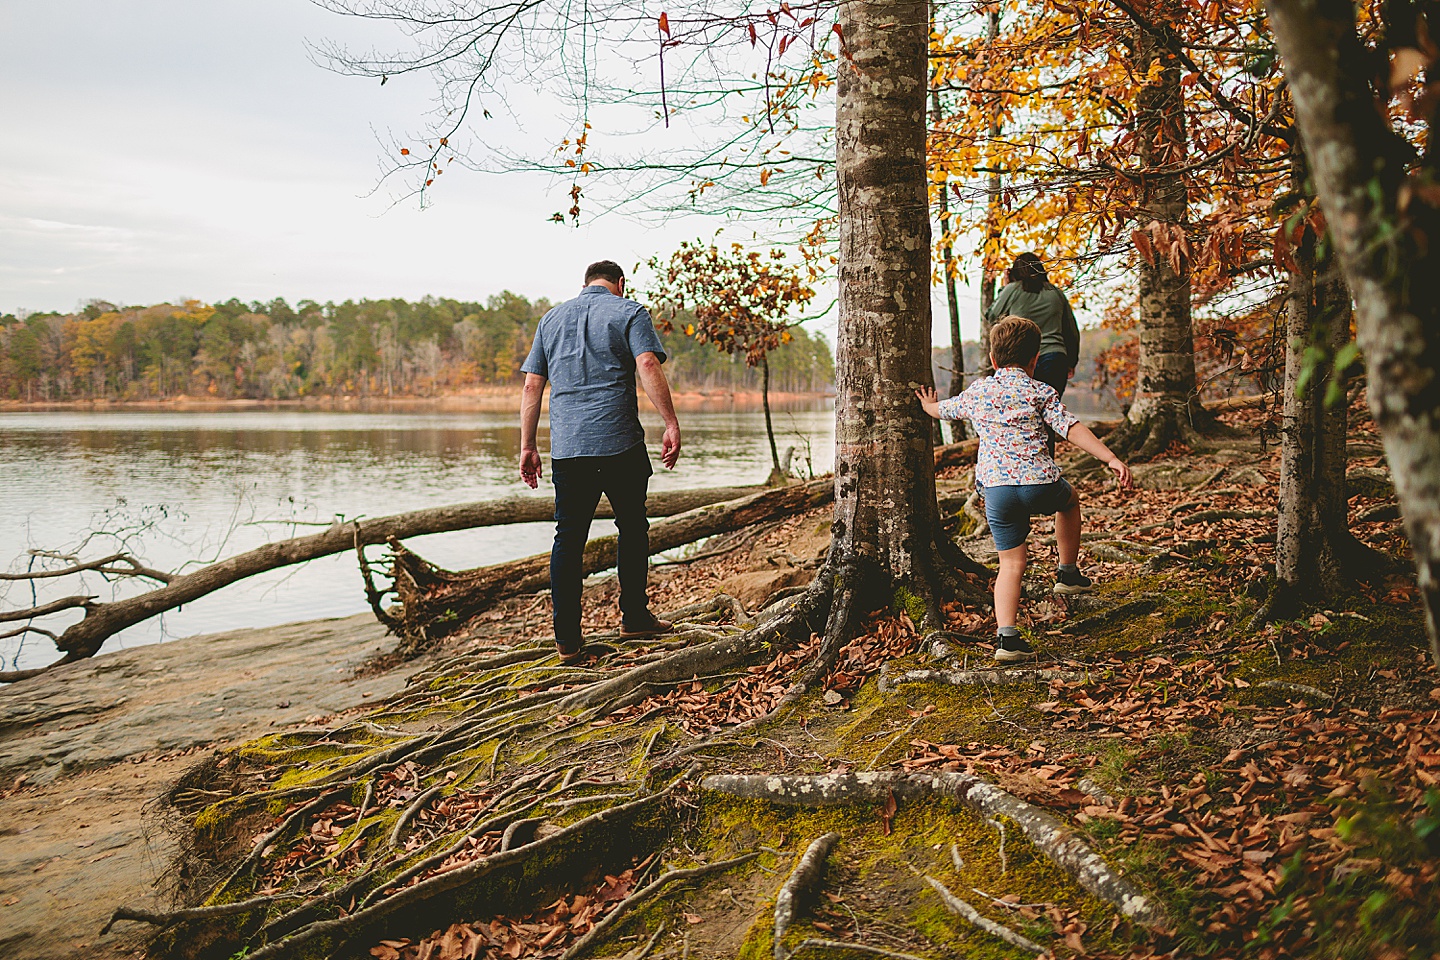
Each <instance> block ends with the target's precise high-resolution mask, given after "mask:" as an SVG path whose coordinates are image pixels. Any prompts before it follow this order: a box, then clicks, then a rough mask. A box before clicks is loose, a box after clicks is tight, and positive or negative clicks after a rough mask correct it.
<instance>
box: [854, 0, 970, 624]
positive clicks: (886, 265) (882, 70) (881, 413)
mask: <svg viewBox="0 0 1440 960" xmlns="http://www.w3.org/2000/svg"><path fill="white" fill-rule="evenodd" d="M840 23H841V26H842V28H843V30H844V36H845V42H846V46H847V48H848V50H849V52H850V56H851V57H852V58H853V62H851V63H846V64H843V65H842V66H841V69H840V70H839V80H838V91H837V99H836V108H835V119H836V123H835V127H836V130H835V134H836V136H835V144H836V148H835V157H836V174H837V181H838V186H839V201H840V265H839V280H840V323H839V328H838V331H837V337H836V351H835V394H836V397H835V521H834V524H833V533H834V541H833V545H832V548H831V552H830V556H831V560H830V562H831V564H832V570H833V571H834V572H833V575H834V576H836V577H837V581H838V582H837V584H836V588H835V594H834V596H835V602H834V605H833V607H832V610H831V620H830V626H829V627H828V628H827V631H826V633H827V637H826V639H827V641H830V640H833V639H834V638H835V637H836V636H838V635H839V634H841V633H843V632H844V629H845V628H844V627H843V625H842V624H843V622H844V621H845V620H846V619H847V618H849V617H851V616H852V615H853V614H854V612H855V610H857V609H859V608H861V607H865V606H871V607H872V608H873V605H876V604H877V603H880V602H900V603H902V604H903V605H904V606H905V607H907V608H910V612H911V616H912V618H914V619H917V620H919V619H927V620H930V619H935V620H938V607H937V606H936V601H937V598H936V597H935V596H934V593H935V586H936V583H937V579H936V578H937V574H938V573H939V570H938V569H937V568H938V551H939V550H940V549H945V548H946V547H948V548H949V550H951V551H953V552H954V553H959V549H958V548H956V547H954V546H953V544H949V543H948V541H945V540H944V537H943V535H939V536H938V537H937V535H938V534H939V530H940V527H939V515H938V510H937V508H936V504H935V468H934V453H933V451H932V448H931V443H930V436H931V432H930V431H931V422H930V418H928V417H927V416H925V413H924V411H923V410H921V408H920V405H919V403H918V402H916V399H915V389H916V388H917V387H920V386H928V385H930V384H932V383H933V380H932V377H931V366H930V277H931V271H930V249H931V235H930V214H929V202H928V196H927V186H926V177H925V158H926V152H925V112H926V109H925V108H926V102H925V101H926V89H927V79H928V69H927V56H928V49H929V23H930V20H929V8H928V5H927V4H926V3H925V2H923V0H846V2H842V3H841V5H840ZM940 541H944V543H943V544H942V543H941V542H940ZM887 588H888V589H887ZM916 599H920V600H921V601H922V606H923V607H924V609H923V610H922V609H920V608H917V607H915V605H914V603H913V602H912V601H914V600H916Z"/></svg>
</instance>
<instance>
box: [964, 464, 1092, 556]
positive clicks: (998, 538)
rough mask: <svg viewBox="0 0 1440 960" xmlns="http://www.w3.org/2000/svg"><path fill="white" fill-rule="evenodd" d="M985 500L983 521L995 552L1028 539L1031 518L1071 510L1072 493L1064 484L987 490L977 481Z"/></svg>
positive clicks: (1063, 482) (1063, 481)
mask: <svg viewBox="0 0 1440 960" xmlns="http://www.w3.org/2000/svg"><path fill="white" fill-rule="evenodd" d="M975 486H977V487H979V488H980V495H981V496H983V497H984V498H985V519H986V520H987V521H989V523H990V535H991V536H993V537H994V538H995V549H996V550H1010V549H1013V548H1015V547H1018V546H1020V545H1021V544H1022V543H1024V542H1025V541H1026V540H1027V539H1028V538H1029V536H1030V518H1031V517H1033V516H1035V515H1037V514H1042V513H1061V512H1063V511H1065V510H1067V509H1069V507H1070V502H1071V500H1072V499H1073V498H1074V496H1075V491H1074V489H1073V488H1071V486H1070V484H1069V483H1067V482H1066V481H1065V480H1063V479H1062V480H1056V481H1055V482H1054V483H1022V484H1019V485H1018V486H1013V487H986V486H983V485H981V484H980V483H979V482H978V481H977V482H976V484H975Z"/></svg>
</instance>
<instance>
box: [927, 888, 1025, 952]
mask: <svg viewBox="0 0 1440 960" xmlns="http://www.w3.org/2000/svg"><path fill="white" fill-rule="evenodd" d="M925 882H926V883H928V884H930V887H931V889H933V890H934V891H935V892H936V893H938V894H940V900H941V902H942V903H944V904H945V909H947V910H949V911H950V912H951V913H953V914H955V915H956V916H958V917H964V918H965V919H966V920H969V921H970V922H971V923H973V924H975V926H977V927H979V928H980V929H981V930H984V931H985V932H986V933H988V934H990V935H991V936H992V937H998V938H999V939H1001V940H1004V941H1005V942H1006V943H1008V944H1010V945H1011V946H1012V947H1019V948H1020V949H1021V950H1028V951H1030V952H1031V953H1044V952H1045V948H1044V947H1042V946H1040V944H1038V943H1036V942H1035V941H1034V940H1031V939H1029V938H1028V937H1024V936H1021V935H1020V934H1018V933H1016V932H1015V931H1014V930H1011V929H1010V928H1009V927H1007V926H1005V924H1003V923H996V922H995V921H994V920H991V919H990V918H989V917H987V916H985V915H984V914H982V913H981V912H980V911H979V910H976V909H975V908H974V907H972V906H970V904H968V903H966V902H965V901H964V900H961V899H960V898H959V897H957V896H955V894H953V893H951V892H950V891H949V889H947V888H946V886H945V884H943V883H941V882H940V881H939V880H936V879H935V878H934V877H928V876H927V877H926V878H925Z"/></svg>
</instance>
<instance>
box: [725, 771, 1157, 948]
mask: <svg viewBox="0 0 1440 960" xmlns="http://www.w3.org/2000/svg"><path fill="white" fill-rule="evenodd" d="M700 786H701V789H704V790H710V791H713V792H715V793H724V794H729V795H731V796H736V797H741V798H743V799H749V800H768V801H770V802H771V803H779V804H788V805H796V806H805V807H821V806H834V805H839V804H845V803H857V802H858V803H880V802H883V801H884V800H885V798H886V797H887V796H889V795H891V793H893V794H894V796H895V797H896V799H913V798H917V797H925V796H937V795H938V796H944V797H950V798H952V799H954V800H956V801H958V802H959V803H961V804H963V805H964V806H966V807H969V808H970V809H971V810H974V811H975V812H976V813H979V814H981V815H982V816H985V817H987V818H994V817H996V816H1005V817H1008V818H1009V819H1010V820H1012V821H1013V822H1014V823H1015V824H1016V825H1018V826H1019V827H1020V829H1021V830H1023V831H1024V832H1025V835H1026V836H1027V837H1028V838H1029V839H1030V842H1031V843H1032V844H1034V845H1035V848H1036V849H1037V850H1039V851H1040V852H1041V853H1043V854H1044V855H1045V856H1046V857H1048V858H1049V859H1050V860H1051V862H1053V863H1054V864H1055V865H1056V866H1058V867H1059V868H1060V869H1061V870H1063V871H1065V872H1066V873H1067V874H1069V875H1070V877H1071V878H1072V879H1074V880H1075V882H1076V883H1077V884H1079V885H1080V886H1081V887H1082V888H1083V889H1085V890H1087V891H1089V892H1090V893H1092V894H1094V895H1095V896H1097V897H1099V898H1100V899H1102V900H1106V901H1108V902H1110V903H1112V904H1114V905H1115V906H1116V907H1117V908H1118V909H1119V910H1120V912H1121V913H1123V914H1124V915H1125V916H1127V917H1129V918H1131V919H1132V920H1134V921H1136V922H1137V923H1140V924H1143V925H1144V926H1147V927H1152V928H1157V929H1158V928H1161V927H1164V926H1165V925H1166V924H1167V922H1168V921H1167V918H1166V916H1165V912H1164V909H1163V908H1162V907H1161V906H1160V904H1159V903H1158V902H1157V901H1156V900H1155V899H1154V898H1153V897H1150V896H1149V895H1148V894H1146V893H1144V892H1143V891H1141V890H1140V888H1139V887H1137V886H1135V884H1134V883H1132V882H1131V881H1130V880H1128V879H1126V878H1125V877H1123V876H1121V875H1120V874H1119V873H1118V872H1116V871H1115V869H1114V868H1112V867H1111V866H1110V865H1109V864H1107V863H1106V862H1105V861H1104V860H1103V859H1102V858H1101V857H1100V855H1099V854H1097V853H1096V852H1095V851H1094V850H1093V849H1091V847H1090V845H1089V844H1088V843H1086V842H1085V840H1084V839H1082V838H1081V836H1080V835H1079V834H1078V833H1077V832H1076V831H1075V830H1074V829H1073V828H1071V827H1070V826H1069V825H1068V824H1066V823H1065V822H1064V821H1062V820H1061V819H1060V818H1059V817H1056V816H1055V815H1054V814H1052V813H1050V812H1049V811H1047V810H1043V809H1041V808H1040V807H1037V806H1035V805H1034V804H1032V803H1027V802H1026V801H1024V800H1021V799H1020V798H1018V797H1015V796H1012V795H1011V794H1009V793H1007V792H1006V791H1004V790H1002V789H1000V788H999V787H997V786H995V785H994V784H992V783H988V782H986V781H984V780H982V779H980V778H979V777H976V776H972V775H970V774H967V773H941V772H934V773H831V774H825V775H822V776H813V777H805V776H782V775H775V774H748V775H716V776H709V777H706V778H705V779H704V780H702V781H701V783H700Z"/></svg>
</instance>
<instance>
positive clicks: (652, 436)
mask: <svg viewBox="0 0 1440 960" xmlns="http://www.w3.org/2000/svg"><path fill="white" fill-rule="evenodd" d="M641 419H642V420H643V421H644V422H645V427H646V435H647V440H648V442H649V444H650V448H651V458H652V460H654V461H655V462H656V475H655V477H654V478H653V480H652V481H651V489H652V490H676V489H683V488H691V487H712V486H730V485H737V484H747V483H762V482H764V480H765V477H766V476H767V475H768V473H769V470H770V453H769V448H768V445H767V444H766V441H765V426H764V419H763V414H761V412H760V411H759V410H758V409H757V410H750V409H733V408H725V407H724V406H721V405H716V406H715V407H711V408H708V409H703V410H686V411H682V412H681V427H682V430H683V440H684V453H683V456H682V457H681V460H680V463H679V464H678V466H677V467H676V469H675V470H674V471H666V470H664V469H663V468H662V467H660V466H659V461H658V451H659V439H660V434H661V424H660V421H659V419H658V418H657V417H653V416H642V418H641ZM834 426H835V425H834V413H833V412H832V409H831V405H830V404H829V403H828V402H824V401H814V402H810V403H800V404H794V405H791V406H789V407H787V408H782V409H776V411H775V432H776V443H777V445H778V446H779V447H780V449H781V451H782V453H783V451H784V448H785V447H786V446H790V445H794V446H796V447H797V448H800V449H801V450H802V451H803V449H804V443H803V442H802V439H803V440H808V441H809V443H810V446H811V450H812V451H813V456H814V464H813V468H814V472H815V473H817V474H818V473H822V472H824V471H827V470H829V469H830V466H831V455H832V445H833V438H834ZM548 444H549V437H548V430H547V429H546V428H545V426H544V418H542V427H541V432H540V447H541V451H542V453H543V452H544V451H546V450H547V449H548ZM519 446H520V430H519V426H518V423H517V418H516V416H515V414H513V413H508V412H506V413H478V412H465V413H454V412H443V413H439V412H357V413H348V412H329V411H299V410H244V411H233V412H171V411H166V412H131V411H115V412H109V411H106V412H89V411H86V412H70V411H66V412H41V413H3V414H0V569H8V570H9V571H11V572H17V571H21V570H24V569H26V567H27V564H29V563H31V562H33V560H32V559H31V558H30V557H29V556H28V555H27V551H29V550H32V549H42V550H56V551H61V552H65V553H79V554H80V555H82V556H83V557H85V558H98V557H100V556H104V555H106V554H108V553H111V552H117V547H116V544H117V539H116V538H117V537H118V538H126V540H127V545H128V548H129V551H130V552H131V553H133V554H135V555H137V556H139V557H141V558H142V559H143V560H144V561H145V562H146V563H148V564H149V565H150V566H152V567H155V568H158V569H162V570H168V571H172V572H173V571H178V570H181V569H182V567H183V566H184V565H185V564H187V563H193V562H195V561H197V560H199V561H202V562H209V561H212V560H215V559H219V558H222V557H225V556H229V555H231V554H234V553H238V552H240V551H242V550H246V549H249V548H251V547H254V546H258V545H260V544H262V543H264V542H266V541H267V540H277V539H284V538H286V537H289V536H295V535H299V534H303V533H309V532H314V530H315V529H318V528H317V527H310V526H304V525H303V524H319V525H321V526H328V525H329V524H330V523H331V522H332V520H333V519H334V518H335V517H336V516H341V515H343V517H345V518H351V517H356V516H372V517H373V516H381V515H384V514H390V513H399V512H403V511H406V510H416V509H419V508H422V507H429V506H437V505H440V504H447V503H459V502H465V501H472V500H486V499H491V498H494V497H503V496H511V495H515V494H526V495H537V496H538V495H547V496H548V495H549V494H550V492H551V490H550V487H549V483H548V477H549V465H548V463H547V464H546V468H545V476H546V478H547V482H543V483H542V484H541V487H540V489H539V490H538V491H535V492H534V493H533V494H532V492H531V491H530V490H529V489H528V488H527V487H525V486H524V484H522V483H521V482H520V480H519V478H518V473H517V468H516V463H517V459H518V456H519ZM613 529H614V528H613V525H612V524H610V523H609V522H607V521H598V520H597V521H596V522H595V526H594V528H593V534H592V535H599V534H602V533H607V532H611V531H613ZM94 530H105V531H109V534H110V535H109V536H106V537H101V538H97V539H93V540H92V541H91V542H89V543H88V544H85V543H84V542H83V541H84V539H85V537H86V535H87V533H89V532H90V531H94ZM550 536H551V525H550V524H548V523H531V524H516V525H512V526H506V527H491V528H484V529H479V530H470V531H459V532H456V533H446V534H437V535H435V536H431V537H422V538H418V539H416V540H414V541H412V542H411V546H413V547H414V549H416V550H417V551H418V552H419V553H421V554H422V555H423V556H425V557H426V558H428V559H430V560H433V561H435V562H436V563H439V564H441V565H442V566H445V567H449V568H451V569H457V568H465V567H474V566H481V565H484V564H490V563H499V562H501V561H505V560H512V559H516V558H518V557H523V556H528V555H530V554H534V553H541V552H544V551H546V550H548V549H549V545H550ZM376 553H378V548H372V555H374V554H376ZM78 586H79V585H78V584H76V583H75V581H74V579H73V578H66V579H65V580H64V581H63V582H62V581H50V582H44V583H42V584H41V589H40V590H39V592H38V593H36V594H34V595H32V593H31V584H30V583H22V582H11V583H7V584H0V609H15V608H18V607H28V606H30V605H31V604H32V603H33V602H35V600H36V599H38V600H40V601H44V600H45V599H47V598H54V597H61V596H69V595H72V594H76V593H84V594H89V595H96V596H99V597H100V598H101V599H102V600H103V599H110V598H111V597H112V596H117V595H128V594H129V593H133V592H134V591H135V590H136V589H137V586H136V584H134V583H133V582H121V583H118V584H110V583H106V582H105V581H104V580H103V579H102V578H100V577H98V576H94V575H87V578H86V580H85V583H84V587H83V589H77V587H78ZM366 609H368V607H367V606H366V604H365V599H364V594H363V591H362V588H361V581H360V576H359V573H358V572H357V569H356V564H355V558H354V556H353V554H350V553H346V554H341V555H338V556H333V557H327V558H324V559H321V560H315V561H312V562H310V563H308V564H305V565H303V566H300V567H291V568H287V569H284V570H277V571H272V572H270V573H268V574H263V575H260V576H256V577H252V578H250V579H249V580H245V581H242V582H240V583H237V584H236V585H234V586H231V587H227V588H225V589H223V590H220V591H218V592H217V593H214V594H211V595H210V596H208V597H204V598H201V599H200V600H198V601H196V602H195V603H192V604H187V605H186V606H185V607H184V608H183V609H181V610H178V611H172V612H171V613H168V614H165V615H164V616H163V617H159V618H156V619H154V620H151V621H150V622H148V623H144V624H140V625H138V626H136V627H133V628H131V629H130V630H128V631H125V632H124V633H122V634H119V635H118V636H116V637H114V638H112V639H111V640H110V642H109V643H108V644H107V646H106V649H117V648H120V647H125V646H134V645H137V644H145V643H155V642H157V641H160V640H163V639H166V638H170V637H180V636H188V635H192V634H197V633H209V632H213V631H217V630H228V629H233V628H237V627H256V626H268V625H271V624H277V623H287V622H291V621H295V620H308V619H314V618H318V617H336V616H345V615H349V614H353V613H359V612H362V611H364V610H366ZM78 616H79V615H78V613H77V612H71V613H70V614H69V619H70V620H74V619H78ZM66 622H68V621H67V620H65V619H64V618H55V620H54V622H53V623H51V624H48V625H49V626H51V627H52V629H53V628H54V626H55V624H56V623H58V624H61V625H63V624H64V623H66ZM13 626H14V625H13V624H0V633H4V632H8V630H9V629H10V628H11V627H13ZM57 632H58V630H57ZM0 655H3V657H4V664H5V667H6V668H12V669H13V668H16V667H19V668H25V667H33V666H40V665H43V664H45V663H48V662H50V661H51V660H53V659H54V658H55V656H56V653H55V650H54V647H53V646H52V645H51V644H50V642H49V640H47V639H45V638H44V637H33V636H32V637H31V638H29V639H28V640H24V642H23V643H22V642H21V641H20V640H17V639H13V638H12V639H8V640H0Z"/></svg>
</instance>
